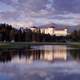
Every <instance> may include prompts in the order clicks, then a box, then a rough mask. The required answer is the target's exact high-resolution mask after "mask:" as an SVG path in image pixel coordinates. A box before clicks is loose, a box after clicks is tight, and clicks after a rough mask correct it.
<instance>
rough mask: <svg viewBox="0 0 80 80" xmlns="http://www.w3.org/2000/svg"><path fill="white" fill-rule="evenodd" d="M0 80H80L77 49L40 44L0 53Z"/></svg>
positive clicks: (0, 51)
mask: <svg viewBox="0 0 80 80" xmlns="http://www.w3.org/2000/svg"><path fill="white" fill-rule="evenodd" d="M0 80H80V49H79V48H74V47H70V46H66V45H43V46H41V45H40V46H31V48H30V49H26V48H25V49H13V50H11V49H9V50H0Z"/></svg>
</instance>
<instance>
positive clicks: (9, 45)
mask: <svg viewBox="0 0 80 80" xmlns="http://www.w3.org/2000/svg"><path fill="white" fill-rule="evenodd" d="M32 45H69V46H75V47H79V48H80V42H14V43H11V42H0V49H1V48H29V47H30V46H32Z"/></svg>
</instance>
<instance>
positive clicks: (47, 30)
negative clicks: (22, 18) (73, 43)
mask: <svg viewBox="0 0 80 80" xmlns="http://www.w3.org/2000/svg"><path fill="white" fill-rule="evenodd" d="M30 29H31V30H32V31H33V32H38V31H40V32H41V33H44V34H50V35H55V36H67V35H68V29H67V28H64V29H56V28H55V27H42V28H37V27H31V28H30Z"/></svg>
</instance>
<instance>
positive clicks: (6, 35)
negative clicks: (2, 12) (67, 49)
mask: <svg viewBox="0 0 80 80" xmlns="http://www.w3.org/2000/svg"><path fill="white" fill-rule="evenodd" d="M0 41H3V42H65V41H80V30H78V31H77V30H75V31H73V32H72V33H71V34H70V35H68V36H66V37H63V36H58V37H57V36H55V35H53V36H51V35H49V34H43V33H40V31H38V32H32V31H31V30H30V29H28V28H26V29H23V28H19V29H16V28H14V27H12V25H9V24H5V23H4V24H0Z"/></svg>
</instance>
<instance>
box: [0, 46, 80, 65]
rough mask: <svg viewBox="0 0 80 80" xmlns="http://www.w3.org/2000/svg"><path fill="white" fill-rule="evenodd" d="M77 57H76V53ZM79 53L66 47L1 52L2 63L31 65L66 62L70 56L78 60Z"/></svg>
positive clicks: (38, 47)
mask: <svg viewBox="0 0 80 80" xmlns="http://www.w3.org/2000/svg"><path fill="white" fill-rule="evenodd" d="M74 52H75V53H76V56H75V53H74ZM77 52H78V53H79V51H73V50H72V51H69V52H68V48H67V46H65V45H55V46H37V48H34V47H33V48H31V49H15V50H5V51H0V62H3V63H5V62H10V63H23V64H25V63H26V64H31V63H33V62H34V61H48V62H54V61H57V60H58V61H66V60H67V59H68V57H69V55H70V56H72V57H74V58H75V59H76V57H77V55H78V53H77ZM68 53H69V54H68Z"/></svg>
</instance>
